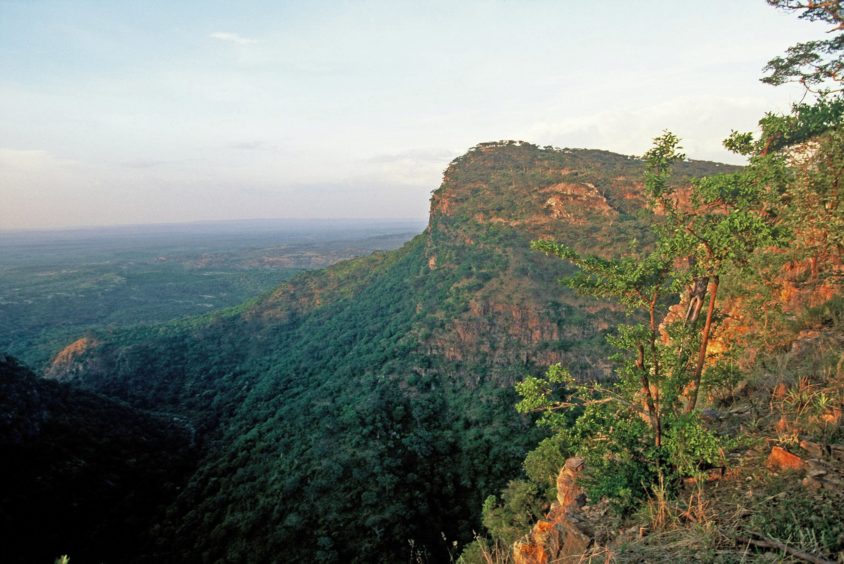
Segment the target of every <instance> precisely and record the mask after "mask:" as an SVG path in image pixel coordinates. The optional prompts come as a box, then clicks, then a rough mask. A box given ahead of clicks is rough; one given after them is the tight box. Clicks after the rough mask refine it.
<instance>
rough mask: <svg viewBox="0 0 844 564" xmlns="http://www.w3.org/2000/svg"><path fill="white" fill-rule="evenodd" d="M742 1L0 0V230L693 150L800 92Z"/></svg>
mask: <svg viewBox="0 0 844 564" xmlns="http://www.w3.org/2000/svg"><path fill="white" fill-rule="evenodd" d="M824 31H825V28H824V26H823V24H820V23H816V22H815V23H812V22H805V21H802V20H799V19H797V17H796V15H794V14H788V13H785V12H782V11H778V10H775V9H773V8H770V7H769V6H767V5H766V3H765V2H764V1H763V0H707V1H705V2H700V1H696V2H686V1H677V0H637V1H636V2H631V1H630V0H603V1H601V2H583V1H582V0H577V1H575V0H548V1H545V0H518V1H517V0H498V1H493V0H485V1H472V0H464V1H460V2H456V1H454V0H450V1H444V2H438V1H430V2H428V1H420V0H415V1H403V0H385V1H324V2H323V1H319V0H312V1H297V2H289V1H280V0H272V1H269V0H268V1H252V0H240V1H236V2H233V1H231V0H225V1H223V0H205V1H193V0H179V1H177V2H173V1H172V0H168V1H157V0H155V1H154V0H146V1H144V2H135V1H129V0H99V1H94V0H73V1H71V0H0V231H2V230H10V229H36V228H37V229H44V228H48V229H50V228H66V227H82V226H99V225H121V224H146V223H169V222H188V221H199V220H221V219H223V220H225V219H248V218H329V219H330V218H411V219H413V218H420V219H421V218H424V217H426V216H427V213H428V203H429V198H430V194H431V191H433V190H435V189H436V188H437V187H438V186H439V184H440V182H441V179H442V172H443V170H444V169H445V168H446V167H447V166H448V163H449V162H450V161H451V160H452V159H453V158H454V157H456V156H458V155H460V154H463V153H465V152H466V150H467V149H469V148H470V147H472V146H474V145H476V144H478V143H480V142H485V141H493V140H499V139H517V140H524V141H529V142H532V143H536V144H538V145H554V146H557V147H587V148H599V149H607V150H611V151H616V152H619V153H623V154H633V155H640V154H642V153H643V152H644V151H646V150H647V149H648V147H649V145H650V143H651V140H652V139H653V138H654V137H656V136H657V135H659V134H660V133H661V132H662V131H663V130H665V129H669V130H671V131H673V132H674V133H676V134H677V135H679V136H680V137H681V138H682V139H683V146H684V148H685V152H686V154H687V155H688V156H689V157H690V158H694V159H708V160H718V161H723V162H731V163H740V162H741V160H740V159H738V158H736V157H735V156H733V155H731V154H729V153H728V152H727V151H725V150H724V149H723V148H722V146H721V140H722V139H723V138H724V137H726V136H727V135H728V134H729V133H730V131H731V130H732V129H736V130H743V131H744V130H752V129H753V128H754V127H755V125H756V123H757V121H758V120H759V118H760V117H762V115H763V114H764V112H766V111H780V112H782V111H787V110H788V108H789V107H790V106H791V104H792V103H793V102H795V101H798V100H799V99H800V97H801V95H802V91H801V90H800V88H799V87H796V86H784V87H778V88H774V87H771V86H767V85H764V84H762V83H760V82H759V80H758V79H759V77H760V76H761V75H762V70H761V69H762V67H763V66H764V64H765V63H766V62H767V61H768V60H769V59H770V58H772V57H774V56H776V55H779V54H781V53H782V52H783V51H784V50H785V49H786V48H787V47H788V46H789V45H792V44H793V43H796V42H798V41H803V40H806V39H812V38H817V37H819V36H821V35H823V33H824Z"/></svg>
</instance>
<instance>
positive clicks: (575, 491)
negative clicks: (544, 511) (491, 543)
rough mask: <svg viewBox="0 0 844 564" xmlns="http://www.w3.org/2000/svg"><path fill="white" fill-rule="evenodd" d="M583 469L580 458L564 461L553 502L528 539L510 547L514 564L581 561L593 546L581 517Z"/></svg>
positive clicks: (591, 535) (591, 538) (583, 496)
mask: <svg viewBox="0 0 844 564" xmlns="http://www.w3.org/2000/svg"><path fill="white" fill-rule="evenodd" d="M583 467H584V461H583V459H582V458H580V457H573V458H569V459H568V460H566V463H565V465H564V466H563V468H562V469H561V470H560V474H559V475H558V476H557V502H556V503H555V504H554V505H553V506H552V508H551V511H550V512H549V513H548V515H546V517H545V519H543V520H541V521H539V522H538V523H536V525H534V527H533V530H532V531H531V533H530V535H529V536H528V538H527V539H526V540H525V541H522V542H517V543H516V544H515V545H514V546H513V558H514V560H515V562H516V564H548V563H550V562H581V561H583V559H584V555H586V554H587V552H588V551H589V549H590V548H591V547H592V545H593V543H594V534H593V533H592V531H591V527H590V526H589V524H588V519H587V517H586V515H585V514H584V506H585V504H586V495H585V494H584V493H583V490H582V489H581V488H580V486H579V485H578V483H577V479H578V476H579V475H580V474H581V473H582V471H583Z"/></svg>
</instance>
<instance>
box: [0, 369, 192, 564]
mask: <svg viewBox="0 0 844 564" xmlns="http://www.w3.org/2000/svg"><path fill="white" fill-rule="evenodd" d="M196 453H197V451H196V450H195V431H194V429H193V428H192V426H191V424H190V422H189V421H188V420H186V419H184V418H182V417H179V416H177V415H175V414H167V413H144V412H141V411H139V410H136V409H134V408H131V407H129V406H127V405H125V404H123V403H121V402H116V401H114V400H111V399H108V398H105V397H103V396H100V395H98V394H95V393H92V392H87V391H83V390H77V389H74V388H72V387H70V386H65V385H62V384H58V383H56V382H49V381H45V380H43V379H40V378H38V377H36V375H35V374H33V373H32V372H30V371H29V370H27V369H26V368H24V367H23V366H21V365H20V364H19V363H18V362H17V361H16V360H15V359H13V358H11V357H8V356H5V355H2V354H0V458H2V460H3V464H2V465H0V483H2V488H0V508H2V510H1V511H0V528H2V531H3V542H2V544H1V545H0V560H2V561H3V562H52V561H53V559H55V558H56V557H57V556H58V555H60V554H73V555H74V558H75V559H77V560H78V561H80V562H122V561H125V560H126V559H127V558H148V553H147V551H148V550H149V547H150V546H151V545H152V542H153V539H152V537H150V535H149V532H150V527H151V526H152V525H153V524H154V523H156V522H157V521H159V520H160V519H161V517H162V516H163V514H164V511H165V509H166V507H167V506H168V505H169V504H171V503H172V502H173V500H174V499H175V497H176V495H177V494H178V492H179V490H180V489H181V488H182V487H183V486H184V485H185V483H186V481H187V478H188V477H189V476H190V473H191V472H192V471H193V469H194V467H195V461H196Z"/></svg>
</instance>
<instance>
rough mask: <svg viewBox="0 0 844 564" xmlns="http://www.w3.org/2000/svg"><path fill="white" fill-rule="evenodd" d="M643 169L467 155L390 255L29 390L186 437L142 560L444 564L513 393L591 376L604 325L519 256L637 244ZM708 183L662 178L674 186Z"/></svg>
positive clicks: (511, 450)
mask: <svg viewBox="0 0 844 564" xmlns="http://www.w3.org/2000/svg"><path fill="white" fill-rule="evenodd" d="M642 166H643V164H642V162H641V161H640V160H638V159H633V158H630V157H626V156H622V155H616V154H612V153H607V152H603V151H587V150H559V149H553V148H550V147H547V148H540V147H537V146H534V145H531V144H528V143H521V142H500V143H489V144H483V145H479V146H478V147H475V148H474V149H472V150H471V151H469V152H468V153H467V154H466V155H465V156H463V157H461V158H459V159H456V160H455V161H454V162H453V163H452V164H451V166H450V167H449V168H448V170H446V172H445V176H444V181H443V185H442V186H441V187H440V189H439V190H437V191H436V192H435V193H434V196H433V199H432V209H431V219H430V223H429V226H428V228H427V229H426V231H425V232H424V233H423V234H421V235H419V236H418V237H417V238H415V239H414V240H412V241H411V242H410V243H408V244H407V245H405V246H404V247H403V248H401V249H400V250H398V251H393V252H390V253H376V254H374V255H372V256H369V257H365V258H361V259H356V260H352V261H348V262H345V263H341V264H339V265H336V266H334V267H331V268H329V269H327V270H325V271H320V272H313V273H307V274H303V275H300V276H299V277H297V278H295V279H293V280H292V281H290V282H289V283H285V284H284V285H282V286H281V287H279V288H278V289H277V290H276V291H275V292H274V293H273V294H272V295H270V296H269V297H267V298H266V299H263V300H260V301H259V302H257V303H253V304H248V305H245V306H243V307H241V308H238V309H236V310H231V311H228V312H225V313H223V314H219V315H216V316H212V317H209V318H203V319H198V320H195V321H185V322H180V323H176V324H170V325H164V326H160V327H154V328H145V329H139V330H136V331H121V332H116V333H114V332H112V333H104V332H99V333H96V332H95V333H92V334H90V335H88V336H86V337H85V339H83V340H81V341H79V342H77V343H75V344H74V346H73V347H71V348H70V349H68V350H67V351H65V352H64V353H62V354H61V355H59V356H58V357H57V359H56V362H55V363H54V364H53V366H52V367H51V369H50V370H49V372H48V376H50V377H51V378H54V379H57V380H60V381H62V382H65V383H70V384H72V385H73V386H75V387H79V388H84V389H88V390H96V391H97V392H99V393H104V394H107V395H109V396H111V397H115V398H119V399H120V400H123V401H126V402H128V403H129V404H131V405H133V406H136V407H139V408H142V409H153V410H165V411H168V412H174V413H179V414H181V415H184V416H186V417H189V418H190V419H191V420H192V421H193V422H194V423H195V425H196V427H197V429H198V430H199V433H200V435H199V440H200V442H201V448H202V450H201V453H202V454H201V458H200V460H199V462H198V469H197V471H196V472H195V473H194V475H193V476H192V477H191V479H190V482H189V484H188V486H187V487H186V488H185V489H184V490H183V492H182V493H181V495H180V496H179V497H178V499H177V500H176V502H175V503H174V504H173V505H172V506H171V507H170V509H169V512H168V515H167V517H166V519H165V520H164V521H163V522H162V523H160V524H159V526H157V527H156V528H155V530H156V535H157V541H158V547H157V549H156V550H159V551H160V552H161V554H168V555H170V556H179V557H181V558H184V559H189V558H191V557H194V556H196V555H201V557H202V558H204V559H207V560H219V559H231V560H238V561H242V560H252V561H265V560H272V559H281V560H285V561H297V560H298V561H309V560H318V561H343V562H347V561H361V562H372V561H396V560H401V559H405V558H407V557H408V554H410V553H413V554H416V555H418V556H420V557H423V558H429V559H431V560H447V559H448V554H449V551H454V546H455V545H453V542H455V541H456V542H457V543H458V545H459V544H462V543H465V542H467V541H469V540H471V538H472V535H473V530H479V527H480V521H479V513H480V509H481V506H482V503H483V500H484V498H485V497H486V496H487V495H489V494H490V493H492V492H495V491H497V490H498V489H499V488H500V487H501V486H502V485H503V484H504V483H505V482H506V480H507V479H508V478H509V477H510V476H512V475H513V473H514V472H515V471H516V470H517V468H518V467H519V464H520V463H521V460H522V458H523V457H524V455H525V453H526V452H527V449H528V448H529V447H530V446H531V445H532V444H534V443H535V442H536V441H537V440H538V438H539V436H540V435H539V434H538V431H536V430H534V429H533V427H532V425H531V422H530V420H529V419H527V418H525V417H523V416H519V415H518V414H517V413H515V411H514V409H513V406H514V404H515V401H516V396H515V393H514V392H513V388H512V385H513V383H514V382H515V381H516V380H518V379H520V378H522V377H523V376H524V375H525V374H526V373H529V372H538V371H541V370H543V368H544V367H545V366H547V365H548V364H549V363H551V362H556V361H564V362H566V363H569V364H571V365H575V366H579V367H581V369H582V371H583V373H584V374H585V375H588V376H589V377H597V378H603V377H606V376H607V375H608V364H607V363H606V362H603V361H597V362H596V360H595V359H597V358H602V357H604V356H606V355H605V354H604V351H605V349H606V344H605V341H604V335H605V334H606V332H607V330H608V328H609V327H610V326H611V324H612V323H613V320H620V319H622V317H623V314H624V312H623V310H622V309H620V308H618V307H615V306H612V305H610V304H607V303H598V304H595V303H592V302H587V301H585V300H584V299H583V298H581V297H578V296H576V295H575V294H574V293H573V292H570V291H567V290H560V289H559V287H558V285H557V282H556V280H557V279H558V278H559V276H560V275H561V274H563V273H565V272H566V269H565V268H562V265H561V264H560V263H559V262H558V261H554V260H551V259H549V258H547V257H543V256H542V255H541V254H538V253H535V252H532V251H531V250H530V247H529V245H530V241H531V240H532V239H534V238H536V237H541V236H543V235H546V236H547V235H550V234H553V235H554V236H556V237H559V238H562V239H563V240H566V241H569V242H570V243H571V244H572V245H574V246H576V247H577V248H580V249H584V250H590V251H593V252H598V253H601V254H603V255H605V256H614V255H618V254H621V253H624V252H626V250H627V248H628V241H629V239H630V238H631V237H635V238H638V239H640V240H642V241H645V242H647V241H648V240H649V239H650V238H651V237H652V235H651V234H650V233H649V232H648V231H647V229H646V228H645V227H644V226H643V223H642V222H641V220H640V219H638V217H637V214H638V213H639V210H641V208H642V204H643V193H642V183H641V180H640V179H641V177H642ZM725 168H726V167H724V166H722V165H716V164H712V163H701V162H687V163H682V164H681V165H679V166H678V174H677V175H676V176H675V179H674V181H675V182H676V183H678V184H683V183H687V182H688V179H689V178H690V177H692V176H696V175H701V174H706V173H712V172H716V171H720V170H724V169H725ZM174 551H175V552H174Z"/></svg>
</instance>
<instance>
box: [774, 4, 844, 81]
mask: <svg viewBox="0 0 844 564" xmlns="http://www.w3.org/2000/svg"><path fill="white" fill-rule="evenodd" d="M768 4H770V5H771V6H774V7H776V8H780V9H784V10H788V11H791V12H796V11H799V12H801V14H800V18H801V19H805V20H809V21H821V22H825V23H827V24H830V25H832V28H831V29H830V30H829V33H831V34H832V37H830V38H829V39H820V40H815V41H806V42H803V43H798V44H796V45H792V46H791V47H789V48H788V49H787V50H786V52H785V55H784V56H780V57H775V58H773V59H771V60H770V61H768V64H767V65H766V66H765V68H764V71H765V72H767V73H768V75H767V76H765V77H764V78H762V82H765V83H767V84H772V85H774V86H778V85H781V84H785V83H788V82H797V83H799V84H802V85H803V87H804V88H806V90H807V91H809V92H815V93H821V92H827V93H829V92H840V91H841V86H840V84H841V81H842V78H844V76H843V75H844V4H842V3H841V0H806V1H800V0H768ZM830 81H832V82H833V83H835V85H834V86H828V83H829V82H830ZM825 85H827V86H825Z"/></svg>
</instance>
